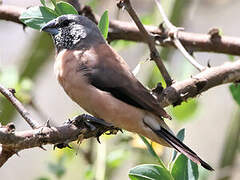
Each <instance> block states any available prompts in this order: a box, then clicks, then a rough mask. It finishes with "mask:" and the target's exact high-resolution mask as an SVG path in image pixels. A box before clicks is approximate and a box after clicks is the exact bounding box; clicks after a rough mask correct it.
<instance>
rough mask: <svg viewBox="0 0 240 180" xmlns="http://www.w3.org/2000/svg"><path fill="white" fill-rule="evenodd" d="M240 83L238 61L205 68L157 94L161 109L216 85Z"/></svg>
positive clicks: (239, 65) (239, 64)
mask: <svg viewBox="0 0 240 180" xmlns="http://www.w3.org/2000/svg"><path fill="white" fill-rule="evenodd" d="M239 81H240V60H238V61H236V62H233V63H231V62H228V63H225V64H223V65H221V66H218V67H212V68H207V69H206V70H205V71H203V72H201V73H199V74H197V75H195V76H193V77H191V78H189V79H186V80H183V81H181V82H176V83H174V84H173V85H172V86H170V87H167V88H165V89H164V90H162V91H161V92H160V93H158V94H157V96H158V99H159V102H160V104H161V105H162V107H166V106H169V105H173V106H176V105H179V104H181V103H182V102H183V101H187V99H188V98H193V97H196V96H198V95H200V94H201V93H202V92H204V91H207V90H208V89H210V88H213V87H215V86H218V85H222V84H226V83H231V82H233V83H234V82H239Z"/></svg>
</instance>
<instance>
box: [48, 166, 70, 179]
mask: <svg viewBox="0 0 240 180" xmlns="http://www.w3.org/2000/svg"><path fill="white" fill-rule="evenodd" d="M48 169H49V170H50V172H51V173H53V174H54V175H55V176H56V177H58V178H61V177H62V176H63V175H64V174H65V173H66V168H65V167H64V166H63V165H62V163H56V164H55V163H49V164H48Z"/></svg>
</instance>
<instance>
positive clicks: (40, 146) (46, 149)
mask: <svg viewBox="0 0 240 180" xmlns="http://www.w3.org/2000/svg"><path fill="white" fill-rule="evenodd" d="M39 147H40V148H41V149H42V150H44V151H47V149H45V148H44V147H43V146H42V145H40V146H39Z"/></svg>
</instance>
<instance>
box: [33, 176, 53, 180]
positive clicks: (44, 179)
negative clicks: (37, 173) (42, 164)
mask: <svg viewBox="0 0 240 180" xmlns="http://www.w3.org/2000/svg"><path fill="white" fill-rule="evenodd" d="M36 180H50V178H48V177H39V178H37V179H36Z"/></svg>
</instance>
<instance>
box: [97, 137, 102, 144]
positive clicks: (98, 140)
mask: <svg viewBox="0 0 240 180" xmlns="http://www.w3.org/2000/svg"><path fill="white" fill-rule="evenodd" d="M99 137H100V136H97V137H96V139H97V142H98V143H99V144H101V142H100V139H99Z"/></svg>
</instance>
